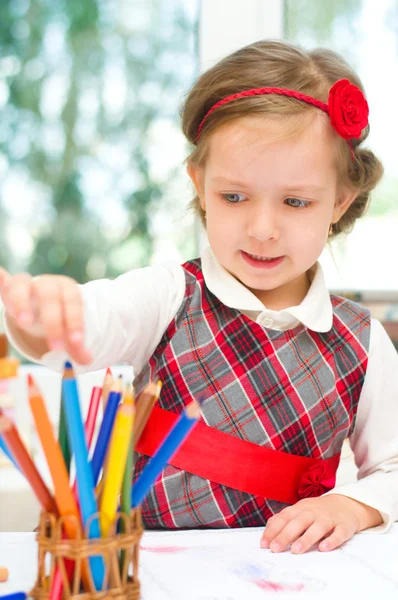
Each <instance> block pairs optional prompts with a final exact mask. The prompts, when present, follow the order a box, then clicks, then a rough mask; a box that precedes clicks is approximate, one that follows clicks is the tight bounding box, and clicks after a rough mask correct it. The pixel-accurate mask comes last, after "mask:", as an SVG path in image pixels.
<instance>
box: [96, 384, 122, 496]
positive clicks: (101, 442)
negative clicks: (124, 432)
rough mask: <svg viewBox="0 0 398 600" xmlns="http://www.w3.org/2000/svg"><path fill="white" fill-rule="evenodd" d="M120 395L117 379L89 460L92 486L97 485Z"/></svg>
mask: <svg viewBox="0 0 398 600" xmlns="http://www.w3.org/2000/svg"><path fill="white" fill-rule="evenodd" d="M121 395H122V381H121V379H119V378H118V379H117V380H116V381H115V382H114V384H113V386H112V390H111V392H110V394H109V397H108V402H107V404H106V408H105V412H104V416H103V419H102V423H101V427H100V430H99V432H98V437H97V442H96V445H95V448H94V452H93V457H92V460H91V470H92V474H93V478H94V485H97V483H98V479H99V476H100V473H101V469H102V467H103V464H104V460H105V455H106V451H107V449H108V444H109V440H110V437H111V433H112V429H113V424H114V422H115V417H116V411H117V407H118V406H119V402H120V398H121Z"/></svg>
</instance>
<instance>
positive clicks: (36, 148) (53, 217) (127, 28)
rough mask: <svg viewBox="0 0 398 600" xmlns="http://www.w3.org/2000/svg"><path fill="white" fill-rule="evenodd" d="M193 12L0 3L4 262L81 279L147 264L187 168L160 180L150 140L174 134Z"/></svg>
mask: <svg viewBox="0 0 398 600" xmlns="http://www.w3.org/2000/svg"><path fill="white" fill-rule="evenodd" d="M197 4H198V2H197V1H196V0H188V1H186V0H147V1H145V0H2V1H1V2H0V194H1V196H0V236H1V239H2V242H1V245H0V264H2V265H3V266H5V267H7V268H9V269H11V270H19V269H21V268H24V269H27V270H28V271H29V272H31V273H32V274H37V273H42V272H53V273H62V274H68V275H70V276H72V277H74V278H76V279H77V280H78V281H79V282H84V281H86V280H88V279H90V278H92V277H96V276H102V275H104V276H114V275H116V274H118V273H119V272H120V271H122V270H123V267H124V266H125V264H126V263H127V264H128V265H129V266H130V267H138V266H143V265H146V264H148V263H149V261H150V259H151V256H152V253H153V248H154V237H155V235H156V234H155V233H154V231H153V227H152V219H153V216H154V214H156V211H157V208H158V207H159V204H160V199H161V198H162V196H163V194H164V190H165V188H167V186H168V185H169V184H170V182H173V179H174V178H175V177H176V171H177V170H178V169H181V164H180V161H179V158H178V159H176V160H175V162H174V166H171V167H170V168H169V169H168V172H167V173H166V174H165V175H162V176H159V175H156V173H155V174H154V165H153V157H152V153H153V150H152V138H153V135H152V134H153V131H154V130H155V131H156V127H157V126H158V124H159V127H161V126H162V124H163V125H164V123H167V124H168V125H169V127H170V128H171V129H175V130H176V131H177V129H178V127H179V121H178V119H179V117H178V109H179V104H180V102H181V97H182V95H183V94H184V93H185V91H186V90H187V88H188V87H189V85H190V83H191V82H192V80H193V79H194V77H195V76H196V75H197V68H198V66H197V52H196V47H195V39H196V26H197ZM172 153H173V148H172V147H170V154H172ZM168 161H169V162H170V157H168ZM176 201H178V202H179V203H183V202H184V199H180V198H178V199H177V200H176ZM189 237H191V238H192V234H190V236H189ZM180 242H181V240H180ZM176 243H178V240H177V242H176ZM124 247H126V252H128V249H131V248H135V249H136V252H135V255H134V256H131V257H129V259H128V260H126V259H124V260H123V261H119V262H118V259H117V257H118V256H120V249H123V248H124ZM122 262H123V264H122Z"/></svg>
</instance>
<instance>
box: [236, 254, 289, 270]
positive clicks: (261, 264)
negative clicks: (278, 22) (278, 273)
mask: <svg viewBox="0 0 398 600" xmlns="http://www.w3.org/2000/svg"><path fill="white" fill-rule="evenodd" d="M241 254H242V257H243V259H244V260H245V262H247V263H248V264H249V265H251V266H252V267H256V268H263V269H267V268H270V267H276V266H277V265H279V264H280V263H281V262H282V261H283V259H284V256H262V255H260V254H249V253H248V252H245V251H244V250H241Z"/></svg>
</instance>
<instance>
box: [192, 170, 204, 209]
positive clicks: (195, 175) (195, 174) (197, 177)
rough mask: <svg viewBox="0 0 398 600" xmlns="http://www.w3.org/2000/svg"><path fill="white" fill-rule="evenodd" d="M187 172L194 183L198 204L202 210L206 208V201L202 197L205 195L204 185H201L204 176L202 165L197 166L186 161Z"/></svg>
mask: <svg viewBox="0 0 398 600" xmlns="http://www.w3.org/2000/svg"><path fill="white" fill-rule="evenodd" d="M187 173H188V175H189V177H190V179H191V181H192V183H193V185H194V188H195V190H196V193H197V195H198V197H199V201H200V206H201V207H202V209H203V210H206V202H205V199H204V197H205V195H204V185H203V178H204V169H203V167H198V166H197V165H194V164H193V163H192V162H188V163H187Z"/></svg>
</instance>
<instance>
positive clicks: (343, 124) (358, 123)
mask: <svg viewBox="0 0 398 600" xmlns="http://www.w3.org/2000/svg"><path fill="white" fill-rule="evenodd" d="M265 94H277V95H279V96H289V97H290V98H296V99H297V100H302V101H303V102H306V103H307V104H312V105H313V106H315V107H316V108H320V109H321V110H323V111H324V112H325V113H327V114H328V115H329V117H330V122H331V124H332V127H333V128H334V129H335V131H336V132H337V133H338V134H339V135H340V136H341V137H342V138H343V139H345V140H347V141H348V143H349V144H350V147H351V150H352V151H353V149H352V143H351V139H352V138H359V137H361V133H362V130H363V129H364V128H365V127H366V126H367V125H368V117H369V107H368V103H367V102H366V98H365V96H364V95H363V93H362V91H361V90H360V89H359V88H358V87H357V86H356V85H353V84H352V83H350V81H349V80H348V79H339V81H336V83H335V84H334V85H333V86H332V87H331V88H330V91H329V97H328V103H327V104H325V103H324V102H321V101H320V100H317V99H316V98H312V96H306V95H305V94H301V93H300V92H296V91H295V90H288V89H285V88H276V87H265V88H253V89H251V90H245V91H244V92H239V93H238V94H233V95H232V96H227V97H226V98H223V99H222V100H220V101H219V102H217V103H216V104H214V105H213V106H212V107H211V108H210V110H208V111H207V113H206V114H205V116H204V117H203V119H202V120H201V122H200V124H199V127H198V132H197V135H196V140H195V141H196V142H198V140H199V137H200V134H201V133H202V129H203V126H204V124H205V123H206V121H207V119H208V118H209V116H210V115H211V114H212V113H213V112H214V111H215V110H217V108H219V107H220V106H222V105H223V104H227V103H229V102H233V101H234V100H239V99H240V98H247V97H248V96H262V95H265Z"/></svg>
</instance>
